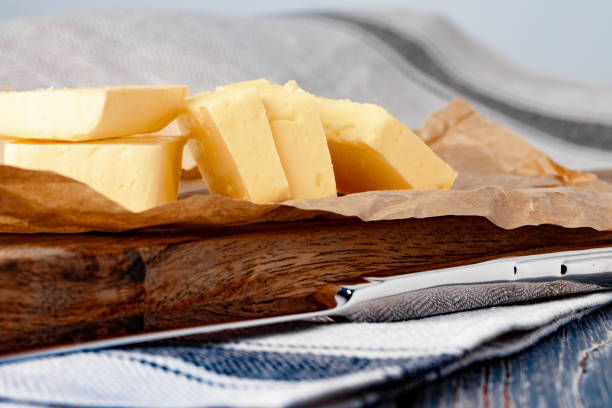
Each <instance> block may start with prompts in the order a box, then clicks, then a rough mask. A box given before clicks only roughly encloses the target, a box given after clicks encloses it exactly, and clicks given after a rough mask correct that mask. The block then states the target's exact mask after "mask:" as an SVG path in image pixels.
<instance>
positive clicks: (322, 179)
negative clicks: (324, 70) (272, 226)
mask: <svg viewBox="0 0 612 408" xmlns="http://www.w3.org/2000/svg"><path fill="white" fill-rule="evenodd" d="M249 88H252V89H255V90H257V93H258V95H259V97H260V98H261V101H262V102H263V105H264V107H265V109H266V115H267V117H268V121H269V123H270V128H271V129H272V136H273V137H274V143H275V145H276V150H277V152H278V156H279V158H280V161H281V163H282V165H283V169H284V171H285V175H286V176H287V181H288V183H289V190H290V195H291V198H293V199H308V198H320V197H328V196H335V195H336V181H335V178H334V170H333V167H332V162H331V157H330V154H329V149H328V148H327V140H326V138H325V132H324V130H323V125H322V124H321V119H320V118H319V112H318V109H317V105H316V101H315V98H314V96H312V95H309V94H307V93H305V92H299V93H298V92H294V91H292V90H290V89H286V88H284V87H283V86H281V85H273V84H270V83H269V82H268V81H267V80H265V79H258V80H254V81H246V82H239V83H235V84H231V85H227V86H224V87H220V88H217V89H220V90H236V89H249Z"/></svg>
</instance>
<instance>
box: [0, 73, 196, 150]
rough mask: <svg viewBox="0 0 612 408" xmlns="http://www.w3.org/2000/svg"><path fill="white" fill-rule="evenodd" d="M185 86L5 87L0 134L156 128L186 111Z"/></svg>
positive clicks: (80, 137)
mask: <svg viewBox="0 0 612 408" xmlns="http://www.w3.org/2000/svg"><path fill="white" fill-rule="evenodd" d="M188 92H189V89H188V88H187V87H186V86H183V85H161V86H147V85H142V86H125V87H100V88H82V89H50V90H38V91H29V92H0V137H4V138H19V139H43V140H62V141H71V142H76V141H86V140H97V139H111V138H116V137H121V136H127V135H134V134H141V133H152V132H156V131H158V130H160V129H162V128H163V127H164V126H166V125H167V124H168V123H170V122H171V121H172V120H173V119H174V118H176V117H177V116H178V114H179V113H180V112H181V108H182V106H183V103H184V101H185V98H186V96H187V95H188Z"/></svg>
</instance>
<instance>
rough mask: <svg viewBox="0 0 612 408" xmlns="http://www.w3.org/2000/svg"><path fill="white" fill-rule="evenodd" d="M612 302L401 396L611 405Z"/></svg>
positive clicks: (441, 402)
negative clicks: (517, 349) (520, 347)
mask: <svg viewBox="0 0 612 408" xmlns="http://www.w3.org/2000/svg"><path fill="white" fill-rule="evenodd" d="M610 367H612V306H607V307H604V308H602V309H599V310H598V311H596V312H594V313H592V314H590V315H588V316H586V317H584V318H582V319H580V320H578V321H576V322H573V323H570V324H569V325H567V326H565V327H563V328H561V329H559V330H557V332H556V333H554V334H553V335H551V336H549V337H548V338H546V339H544V340H542V341H541V342H540V343H538V344H537V345H536V346H534V347H531V348H529V349H527V350H525V351H523V352H521V353H519V354H517V355H515V356H510V357H507V358H503V359H496V360H492V361H489V362H485V363H478V364H475V365H472V366H470V367H468V368H465V369H462V370H459V371H457V372H456V373H454V374H452V375H450V376H448V377H446V378H444V379H441V380H438V381H436V382H433V383H430V384H427V385H424V386H422V387H419V388H417V389H414V390H412V391H410V392H407V393H404V394H402V395H400V396H399V397H397V398H396V404H397V405H398V406H412V407H432V406H433V407H609V406H611V405H612V391H611V390H612V381H611V379H610V375H609V371H610Z"/></svg>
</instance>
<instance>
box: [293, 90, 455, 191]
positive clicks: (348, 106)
mask: <svg viewBox="0 0 612 408" xmlns="http://www.w3.org/2000/svg"><path fill="white" fill-rule="evenodd" d="M285 86H286V87H287V88H289V89H293V90H294V91H296V92H299V91H300V88H299V86H298V85H297V84H296V83H295V82H293V81H292V82H289V83H287V84H286V85H285ZM302 92H305V91H302ZM316 99H317V103H318V107H319V114H320V116H321V121H322V122H323V128H324V129H325V135H326V136H327V145H328V146H329V151H330V153H331V158H332V162H333V165H334V172H335V175H336V185H337V188H338V191H339V192H341V193H344V194H349V193H358V192H363V191H370V190H402V189H449V188H450V187H451V186H452V184H453V182H454V181H455V178H456V177H457V173H456V172H455V171H454V170H453V169H452V168H451V167H450V166H449V165H448V164H447V163H446V162H444V161H443V160H442V159H441V158H440V157H438V156H437V155H436V154H435V153H434V152H433V150H431V148H429V146H427V145H426V144H425V142H423V141H422V140H421V138H419V137H418V136H417V135H415V134H414V133H413V132H412V131H411V130H410V129H409V128H408V127H406V126H405V125H404V124H402V123H401V122H399V121H398V120H397V119H395V118H394V117H393V116H392V115H391V114H390V113H389V112H387V111H386V110H385V109H384V108H382V107H380V106H378V105H373V104H367V103H357V102H352V101H350V100H335V99H327V98H322V97H317V98H316Z"/></svg>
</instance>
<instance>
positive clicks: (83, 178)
mask: <svg viewBox="0 0 612 408" xmlns="http://www.w3.org/2000/svg"><path fill="white" fill-rule="evenodd" d="M184 143H185V139H184V138H180V137H155V136H134V137H125V138H118V139H113V140H99V141H89V142H76V143H75V142H38V141H19V140H18V141H9V142H7V143H6V145H5V150H4V162H5V164H7V165H10V166H15V167H21V168H25V169H30V170H46V171H53V172H56V173H59V174H61V175H63V176H67V177H70V178H72V179H75V180H77V181H80V182H82V183H85V184H87V185H88V186H90V187H91V188H92V189H94V190H96V191H97V192H99V193H100V194H102V195H104V196H106V197H108V198H109V199H111V200H113V201H115V202H117V203H119V204H121V205H122V206H123V207H125V208H126V209H128V210H130V211H134V212H137V211H144V210H148V209H149V208H152V207H155V206H157V205H160V204H164V203H167V202H170V201H175V200H176V199H177V197H178V189H179V177H180V171H181V154H182V151H183V145H184Z"/></svg>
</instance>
